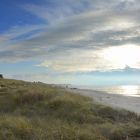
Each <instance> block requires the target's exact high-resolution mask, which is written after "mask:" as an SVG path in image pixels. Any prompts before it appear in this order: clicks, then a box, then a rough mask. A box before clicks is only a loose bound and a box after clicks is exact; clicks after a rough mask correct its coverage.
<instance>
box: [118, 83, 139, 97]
mask: <svg viewBox="0 0 140 140" xmlns="http://www.w3.org/2000/svg"><path fill="white" fill-rule="evenodd" d="M120 94H123V95H126V96H140V94H139V86H135V85H133V86H120Z"/></svg>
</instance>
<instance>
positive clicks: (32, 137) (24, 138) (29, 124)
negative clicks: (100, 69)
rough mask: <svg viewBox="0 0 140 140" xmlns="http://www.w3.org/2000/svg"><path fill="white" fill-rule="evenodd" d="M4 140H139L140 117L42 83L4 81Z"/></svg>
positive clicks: (0, 121) (0, 102)
mask: <svg viewBox="0 0 140 140" xmlns="http://www.w3.org/2000/svg"><path fill="white" fill-rule="evenodd" d="M0 85H2V86H1V88H0V140H139V139H140V117H139V116H138V115H137V114H135V113H132V112H129V111H126V110H115V109H113V108H111V107H107V106H103V105H99V104H96V103H94V101H92V99H90V98H88V97H83V96H81V95H78V94H72V93H68V92H66V91H65V90H63V89H61V88H54V87H52V86H51V85H45V84H42V83H29V82H24V81H16V80H8V79H1V80H0Z"/></svg>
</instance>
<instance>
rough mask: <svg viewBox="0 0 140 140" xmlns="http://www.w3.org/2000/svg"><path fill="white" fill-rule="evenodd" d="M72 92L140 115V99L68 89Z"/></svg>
mask: <svg viewBox="0 0 140 140" xmlns="http://www.w3.org/2000/svg"><path fill="white" fill-rule="evenodd" d="M68 90H69V91H71V92H74V93H79V94H81V95H84V96H89V97H91V98H93V99H94V100H95V101H96V102H98V103H101V104H104V105H108V106H111V107H114V108H122V109H126V110H129V111H133V112H135V113H137V114H140V97H132V96H124V95H118V94H109V93H105V92H100V91H95V90H87V89H68Z"/></svg>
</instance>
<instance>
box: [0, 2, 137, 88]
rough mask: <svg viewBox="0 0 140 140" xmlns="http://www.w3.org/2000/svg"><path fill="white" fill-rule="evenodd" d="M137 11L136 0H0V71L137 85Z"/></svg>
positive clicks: (27, 76) (52, 79)
mask: <svg viewBox="0 0 140 140" xmlns="http://www.w3.org/2000/svg"><path fill="white" fill-rule="evenodd" d="M139 13H140V1H139V0H24V1H23V0H12V1H11V0H1V3H0V73H1V74H3V75H4V76H5V77H6V78H14V79H22V80H27V81H41V82H45V83H55V84H74V85H93V86H103V85H130V84H131V85H135V84H140V14H139Z"/></svg>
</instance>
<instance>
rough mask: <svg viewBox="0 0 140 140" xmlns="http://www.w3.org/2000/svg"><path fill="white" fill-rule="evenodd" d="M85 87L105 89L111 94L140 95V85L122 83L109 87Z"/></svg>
mask: <svg viewBox="0 0 140 140" xmlns="http://www.w3.org/2000/svg"><path fill="white" fill-rule="evenodd" d="M84 88H85V89H92V90H98V91H104V92H107V93H110V94H121V95H124V96H135V97H140V85H124V86H123V85H122V86H109V87H96V88H95V87H89V86H88V87H84Z"/></svg>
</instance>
